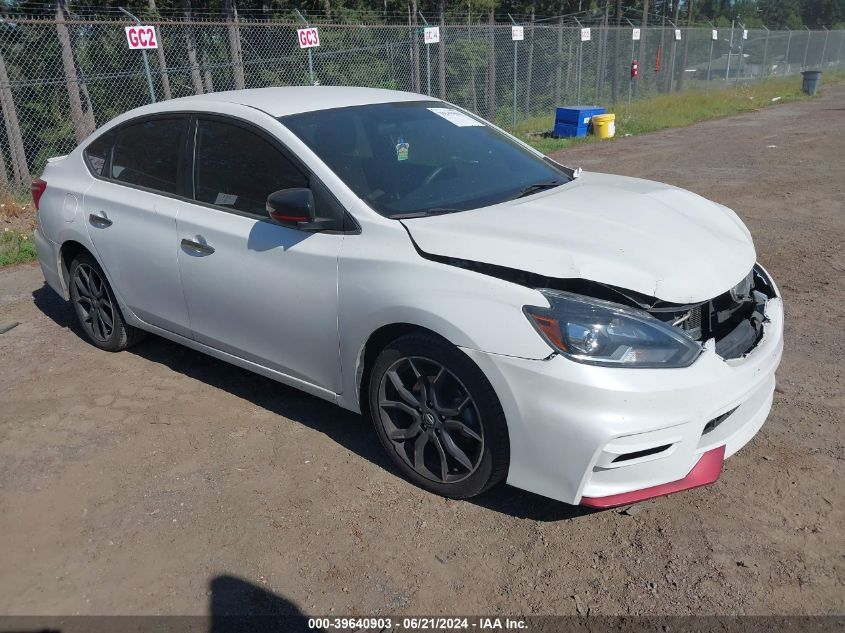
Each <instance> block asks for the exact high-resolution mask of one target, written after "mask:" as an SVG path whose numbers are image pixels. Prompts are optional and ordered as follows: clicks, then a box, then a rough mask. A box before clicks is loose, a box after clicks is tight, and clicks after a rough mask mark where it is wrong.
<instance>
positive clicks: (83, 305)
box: [69, 253, 144, 352]
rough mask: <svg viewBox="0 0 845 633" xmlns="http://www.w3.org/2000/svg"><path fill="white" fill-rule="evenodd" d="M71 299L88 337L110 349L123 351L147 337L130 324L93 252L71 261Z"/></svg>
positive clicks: (101, 346) (94, 342) (96, 343)
mask: <svg viewBox="0 0 845 633" xmlns="http://www.w3.org/2000/svg"><path fill="white" fill-rule="evenodd" d="M69 276H70V284H69V285H70V300H71V302H72V303H73V309H74V312H75V313H76V318H77V319H78V320H79V325H80V326H81V327H82V329H83V331H84V332H85V335H86V336H87V337H88V340H89V341H91V343H93V344H94V345H96V346H97V347H99V348H100V349H102V350H106V351H107V352H120V351H123V350H125V349H126V348H128V347H131V346H132V345H134V344H135V343H137V342H139V341H140V340H141V339H142V338H143V337H144V332H143V330H139V329H138V328H134V327H132V326H131V325H127V324H126V322H125V321H124V320H123V315H122V314H121V313H120V307H119V306H118V304H117V300H116V299H115V297H114V292H112V289H111V286H109V282H108V281H107V280H106V276H105V274H104V273H103V269H102V268H100V265H99V264H98V263H97V260H95V259H94V258H93V257H91V255H89V254H88V253H81V254H79V255H77V256H76V258H75V259H74V260H73V261H72V262H71V264H70V270H69Z"/></svg>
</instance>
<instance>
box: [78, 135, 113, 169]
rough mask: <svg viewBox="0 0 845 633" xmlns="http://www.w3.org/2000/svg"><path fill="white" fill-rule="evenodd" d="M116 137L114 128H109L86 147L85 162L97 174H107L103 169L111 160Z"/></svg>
mask: <svg viewBox="0 0 845 633" xmlns="http://www.w3.org/2000/svg"><path fill="white" fill-rule="evenodd" d="M114 137H115V133H114V130H109V131H108V132H106V133H105V134H103V135H101V136H100V138H98V139H96V140H94V141H93V142H92V143H91V144H90V145H89V146H88V147H86V148H85V152H84V154H85V162H86V163H88V169H90V170H91V173H93V174H94V175H95V176H105V174H104V173H103V170H104V169H105V168H106V163H107V162H108V160H109V154H110V153H111V148H112V146H113V145H114Z"/></svg>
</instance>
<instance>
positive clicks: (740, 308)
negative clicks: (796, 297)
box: [650, 266, 775, 359]
mask: <svg viewBox="0 0 845 633" xmlns="http://www.w3.org/2000/svg"><path fill="white" fill-rule="evenodd" d="M749 277H751V282H752V283H751V288H750V291H749V292H748V293H747V294H745V293H738V292H737V291H736V289H735V288H732V289H731V290H729V291H727V292H724V293H722V294H721V295H719V296H718V297H714V298H713V299H711V300H710V301H705V302H704V303H701V304H699V305H696V306H692V307H690V306H687V307H685V308H683V309H679V310H672V309H671V308H668V307H660V308H653V309H652V310H650V312H651V313H652V314H653V315H654V316H655V317H657V318H658V319H661V320H663V321H666V322H669V323H671V324H672V325H674V326H675V327H677V328H679V329H681V330H683V331H684V332H685V333H686V334H687V335H688V336H690V337H691V338H693V339H695V340H696V341H700V342H702V343H703V342H705V341H708V340H710V339H711V338H712V339H715V340H716V353H717V354H718V355H719V356H721V357H722V358H725V359H729V358H739V357H741V356H743V355H744V354H747V353H748V352H750V351H751V350H752V349H753V348H754V346H755V345H757V343H758V342H759V341H760V338H761V337H762V335H763V322H764V312H765V306H766V302H767V301H768V300H769V299H771V298H773V297H774V296H775V292H774V289H773V287H772V284H771V281H770V280H769V279H768V277H766V276H765V274H764V272H763V271H762V269H760V268H759V267H757V266H755V267H754V269H753V270H752V273H751V274H750V275H749Z"/></svg>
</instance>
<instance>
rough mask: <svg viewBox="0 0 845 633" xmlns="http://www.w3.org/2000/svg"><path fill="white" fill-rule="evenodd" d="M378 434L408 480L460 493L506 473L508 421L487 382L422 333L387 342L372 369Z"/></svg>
mask: <svg viewBox="0 0 845 633" xmlns="http://www.w3.org/2000/svg"><path fill="white" fill-rule="evenodd" d="M369 403H370V414H371V417H372V419H373V424H374V425H375V427H376V432H377V433H378V436H379V439H380V440H381V443H382V445H383V446H384V448H385V450H386V451H387V453H388V455H389V456H390V458H391V460H392V461H393V463H394V464H396V466H397V467H398V468H399V470H401V471H402V473H404V474H405V476H406V477H408V479H410V480H411V481H413V482H414V483H416V484H417V485H419V486H421V487H423V488H425V489H426V490H430V491H432V492H435V493H437V494H440V495H443V496H447V497H455V498H466V497H472V496H474V495H477V494H479V493H481V492H483V491H484V490H487V489H488V488H490V487H492V486H494V485H495V484H497V483H499V482H500V481H501V480H502V479H504V477H505V475H506V474H507V468H508V457H509V444H508V434H507V424H506V422H505V416H504V413H503V412H502V408H501V405H500V404H499V400H498V398H497V397H496V394H495V392H494V391H493V387H492V386H491V385H490V383H489V382H488V381H487V378H486V377H485V376H484V374H483V373H482V372H481V370H480V369H479V368H478V367H477V366H476V365H475V364H474V363H473V362H472V361H471V360H470V359H469V358H468V357H467V356H466V355H465V354H464V353H463V352H461V351H460V350H459V349H457V348H456V347H455V346H453V345H451V344H449V343H447V342H446V341H444V340H443V339H440V338H438V337H435V336H432V335H428V334H411V335H408V336H403V337H402V338H399V339H397V340H396V341H394V342H393V343H390V344H389V345H388V346H387V347H386V348H385V349H384V350H383V351H382V352H381V353H380V354H379V355H378V357H377V358H376V360H375V363H374V365H373V370H372V373H371V375H370V385H369Z"/></svg>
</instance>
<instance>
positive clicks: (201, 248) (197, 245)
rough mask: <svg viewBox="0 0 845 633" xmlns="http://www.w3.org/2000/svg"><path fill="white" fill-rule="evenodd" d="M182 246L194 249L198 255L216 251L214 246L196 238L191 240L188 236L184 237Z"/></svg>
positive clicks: (190, 249)
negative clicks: (196, 240)
mask: <svg viewBox="0 0 845 633" xmlns="http://www.w3.org/2000/svg"><path fill="white" fill-rule="evenodd" d="M182 248H185V249H187V250H189V251H193V252H194V253H196V254H198V255H211V254H212V253H213V252H214V248H213V247H211V246H209V245H208V244H203V243H201V242H195V241H194V240H189V239H188V238H183V239H182Z"/></svg>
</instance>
